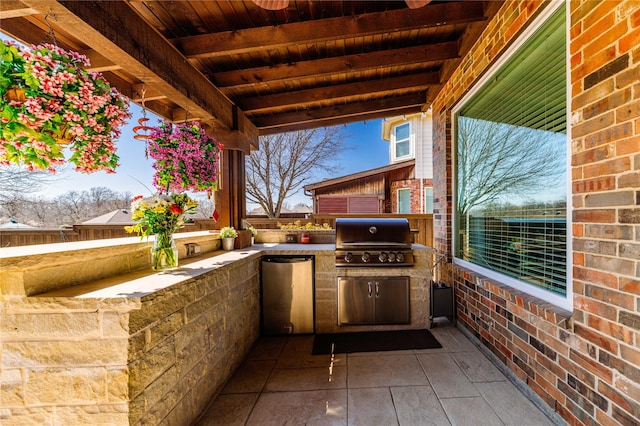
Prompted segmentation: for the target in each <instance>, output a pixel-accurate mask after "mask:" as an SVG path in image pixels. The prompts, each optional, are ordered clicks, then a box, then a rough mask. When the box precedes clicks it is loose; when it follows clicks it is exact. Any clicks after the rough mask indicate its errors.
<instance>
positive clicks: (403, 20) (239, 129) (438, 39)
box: [0, 0, 502, 150]
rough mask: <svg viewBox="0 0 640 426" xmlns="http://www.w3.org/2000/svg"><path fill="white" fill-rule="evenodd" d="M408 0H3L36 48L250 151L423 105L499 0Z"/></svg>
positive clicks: (2, 14) (15, 30)
mask: <svg viewBox="0 0 640 426" xmlns="http://www.w3.org/2000/svg"><path fill="white" fill-rule="evenodd" d="M407 3H409V2H407ZM407 3H405V2H403V1H350V0H348V1H297V0H291V1H289V3H288V5H287V7H286V8H285V9H281V10H267V9H265V8H262V7H259V6H257V5H256V4H255V3H254V2H252V1H237V0H233V1H227V0H221V1H146V0H145V1H136V0H131V1H106V2H102V1H54V0H2V2H0V19H1V21H0V30H1V31H2V32H3V33H5V34H7V35H9V36H11V37H13V38H15V39H17V40H19V41H22V42H24V43H28V44H38V43H41V42H51V41H52V35H51V34H53V35H54V36H55V40H56V42H57V43H58V45H60V46H62V47H64V48H67V49H73V50H76V51H80V52H82V53H85V54H86V55H87V56H88V57H89V59H90V60H91V63H92V68H94V69H96V70H99V71H101V72H103V73H104V75H105V77H106V78H107V79H108V80H109V81H110V82H111V83H112V84H113V85H114V86H115V87H117V88H118V89H119V90H120V91H121V92H122V93H123V94H125V95H126V96H128V97H129V98H131V99H132V100H134V101H135V102H137V103H141V101H142V96H143V94H144V102H145V107H146V108H147V109H149V110H151V111H154V112H155V113H157V114H159V115H160V116H162V117H165V118H168V119H171V120H174V121H184V120H185V119H187V120H191V119H198V120H201V121H202V122H205V123H209V124H210V125H211V126H212V127H213V128H214V131H215V133H216V135H217V136H218V137H219V138H220V139H221V140H223V141H224V142H225V145H226V146H228V147H230V148H237V149H243V150H246V149H248V148H249V147H250V148H254V149H255V148H257V146H258V144H257V141H258V136H260V135H267V134H273V133H280V132H286V131H292V130H300V129H307V128H314V127H321V126H330V125H338V124H344V123H350V122H355V121H364V120H370V119H376V118H382V117H390V116H397V115H402V114H410V113H415V112H420V111H425V110H426V109H427V108H428V107H429V105H430V103H431V101H432V100H433V99H434V97H435V96H436V94H437V93H438V91H439V90H440V88H441V87H442V85H443V83H444V82H445V81H446V80H447V79H448V78H449V76H450V75H451V73H452V71H453V70H454V69H455V67H456V66H457V65H458V63H459V60H460V58H461V57H462V56H463V55H464V54H465V53H466V51H467V50H468V49H469V48H470V46H471V44H472V43H474V42H475V41H476V40H477V38H478V37H479V35H480V33H481V31H482V30H483V29H484V27H485V25H486V24H487V22H488V20H489V19H490V18H491V17H492V16H493V14H495V12H496V11H497V9H498V8H499V7H500V6H501V3H502V2H498V1H466V2H465V1H445V2H440V1H432V2H430V3H429V4H428V5H426V6H424V7H420V8H417V9H411V8H409V7H408V5H407Z"/></svg>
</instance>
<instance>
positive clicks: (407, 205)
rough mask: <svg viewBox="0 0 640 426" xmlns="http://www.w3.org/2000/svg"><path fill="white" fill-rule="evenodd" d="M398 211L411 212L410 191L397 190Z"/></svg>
mask: <svg viewBox="0 0 640 426" xmlns="http://www.w3.org/2000/svg"><path fill="white" fill-rule="evenodd" d="M398 213H411V191H410V190H408V189H399V190H398Z"/></svg>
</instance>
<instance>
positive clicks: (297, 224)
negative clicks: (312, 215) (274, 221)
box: [278, 220, 331, 231]
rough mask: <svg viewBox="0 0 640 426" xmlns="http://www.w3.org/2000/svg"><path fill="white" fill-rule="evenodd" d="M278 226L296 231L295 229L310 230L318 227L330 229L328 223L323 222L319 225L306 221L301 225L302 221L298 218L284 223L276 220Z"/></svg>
mask: <svg viewBox="0 0 640 426" xmlns="http://www.w3.org/2000/svg"><path fill="white" fill-rule="evenodd" d="M278 227H279V228H280V229H285V230H291V231H296V230H300V231H312V230H318V229H331V226H329V224H328V223H323V224H322V225H319V224H317V223H313V222H308V223H306V224H304V225H303V224H302V222H301V221H299V220H296V221H295V222H293V223H291V222H289V223H287V224H286V225H283V224H281V223H280V222H278Z"/></svg>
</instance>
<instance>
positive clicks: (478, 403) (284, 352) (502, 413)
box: [197, 323, 554, 426]
mask: <svg viewBox="0 0 640 426" xmlns="http://www.w3.org/2000/svg"><path fill="white" fill-rule="evenodd" d="M431 331H432V333H433V335H434V336H435V337H436V338H437V339H438V341H439V342H440V343H441V344H442V346H443V348H442V349H426V350H409V351H393V352H367V353H354V354H348V355H345V354H337V355H335V357H334V360H333V368H332V369H330V368H329V367H330V364H331V356H330V355H311V348H312V345H313V336H310V335H292V336H276V337H261V338H260V339H259V340H258V342H257V343H256V344H255V346H254V348H253V349H252V351H251V353H250V354H249V356H248V357H247V359H246V360H245V361H244V363H243V365H241V366H240V368H238V370H237V371H236V373H235V375H234V376H233V377H232V378H231V380H230V381H229V382H228V383H227V385H226V387H225V388H224V389H223V390H222V392H221V393H220V395H218V397H217V398H216V399H215V400H214V401H213V402H212V404H211V406H210V407H209V409H208V410H207V412H206V413H205V414H204V416H203V417H202V418H201V419H200V421H199V422H198V423H197V425H198V426H209V425H261V426H262V425H363V426H374V425H384V426H387V425H411V426H414V425H473V426H479V425H517V426H525V425H532V426H541V425H553V424H554V423H553V422H552V421H551V420H549V419H548V418H547V417H545V415H544V414H543V413H542V412H541V411H540V410H539V409H538V408H536V406H535V405H534V404H533V403H532V402H531V401H530V400H529V399H527V397H526V396H525V395H524V394H522V393H521V392H520V391H519V390H518V389H517V388H516V387H515V386H514V385H513V384H512V383H511V382H510V381H509V380H508V379H507V378H506V376H504V375H503V374H502V373H501V372H500V370H498V369H497V368H496V367H495V366H494V365H493V364H492V363H491V362H490V361H489V360H488V359H487V358H486V357H485V356H484V355H483V354H482V352H480V350H479V349H478V348H477V347H476V346H474V345H473V344H472V343H471V342H470V341H469V340H468V339H467V337H466V336H465V335H464V334H463V333H462V332H461V331H459V330H458V329H456V328H455V327H453V326H451V325H450V324H449V323H445V324H439V325H438V326H437V327H435V328H434V329H432V330H431Z"/></svg>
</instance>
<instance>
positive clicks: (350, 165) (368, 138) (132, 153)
mask: <svg viewBox="0 0 640 426" xmlns="http://www.w3.org/2000/svg"><path fill="white" fill-rule="evenodd" d="M131 112H132V113H133V117H132V118H131V119H130V120H129V122H128V123H127V125H126V126H125V127H123V129H122V135H121V136H120V139H119V140H118V143H117V148H118V151H117V154H118V156H119V157H120V166H119V167H118V168H117V169H116V173H115V174H107V173H104V172H96V173H92V174H88V175H87V174H84V173H77V172H75V171H73V169H72V168H70V167H69V168H68V170H64V171H62V172H60V173H58V174H57V175H56V179H55V181H54V182H53V183H51V184H49V185H47V186H46V187H45V188H43V190H42V191H40V192H38V193H35V194H37V195H41V196H44V197H54V196H57V195H60V194H63V193H65V192H67V191H71V190H76V191H85V190H89V189H90V188H93V187H98V186H104V187H107V188H110V189H112V190H114V191H117V192H127V191H129V192H131V193H132V194H133V195H138V194H141V195H148V194H149V191H153V186H152V176H153V168H152V160H151V159H147V158H145V155H144V142H143V141H140V140H136V139H134V138H133V135H134V133H133V126H135V125H137V124H138V118H140V117H141V116H142V110H141V108H140V107H139V106H137V105H135V104H133V103H132V104H131ZM147 117H148V118H149V119H150V120H149V122H147V124H148V125H152V126H153V125H155V124H156V123H157V120H158V118H157V116H155V115H154V114H151V113H147ZM344 132H345V133H346V134H347V135H349V137H348V139H347V145H348V146H349V147H350V148H351V149H349V150H347V151H345V152H344V153H342V155H339V156H338V157H337V158H336V162H337V164H339V166H340V172H338V173H337V174H335V175H331V176H329V175H327V176H321V177H320V178H319V179H317V180H315V179H314V181H320V180H322V179H324V178H334V177H338V176H344V175H347V174H351V173H356V172H361V171H364V170H368V169H372V168H375V167H380V166H384V165H386V164H388V162H389V153H388V152H389V151H388V150H389V144H388V143H387V142H386V141H384V140H383V139H382V137H381V135H382V120H373V121H367V122H366V124H365V123H364V122H357V123H352V124H349V125H347V126H346V127H345V129H344ZM222 142H223V143H224V141H222ZM306 183H311V182H306ZM35 194H34V195H35ZM286 202H287V203H288V204H290V205H291V206H293V205H295V204H297V203H300V202H303V203H305V204H308V205H311V199H310V198H309V197H306V196H304V194H302V192H300V193H298V194H295V195H291V196H290V198H288V199H287V201H286ZM248 207H249V208H251V206H248Z"/></svg>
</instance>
